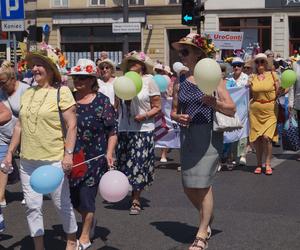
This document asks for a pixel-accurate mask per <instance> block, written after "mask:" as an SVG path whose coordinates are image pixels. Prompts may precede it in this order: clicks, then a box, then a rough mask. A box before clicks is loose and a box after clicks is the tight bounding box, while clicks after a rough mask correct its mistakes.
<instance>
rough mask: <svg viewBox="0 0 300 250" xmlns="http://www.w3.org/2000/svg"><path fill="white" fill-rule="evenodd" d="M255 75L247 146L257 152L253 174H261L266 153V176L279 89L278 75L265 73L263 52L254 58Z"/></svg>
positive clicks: (275, 120)
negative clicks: (249, 145)
mask: <svg viewBox="0 0 300 250" xmlns="http://www.w3.org/2000/svg"><path fill="white" fill-rule="evenodd" d="M254 63H255V67H256V74H253V75H252V77H250V79H249V84H250V93H251V96H252V99H251V101H250V110H249V118H250V135H249V140H250V143H251V142H253V143H254V146H255V150H256V158H257V167H256V169H255V170H254V173H255V174H261V173H262V167H263V156H264V154H265V158H266V159H265V160H266V161H265V164H264V165H265V174H266V175H272V172H273V171H272V168H271V158H272V141H273V142H277V141H278V133H277V129H276V126H277V115H276V110H277V107H276V98H277V91H278V89H279V83H278V78H277V75H276V74H274V73H273V72H272V71H267V67H268V59H267V56H266V55H265V54H263V53H259V54H257V55H256V56H255V58H254Z"/></svg>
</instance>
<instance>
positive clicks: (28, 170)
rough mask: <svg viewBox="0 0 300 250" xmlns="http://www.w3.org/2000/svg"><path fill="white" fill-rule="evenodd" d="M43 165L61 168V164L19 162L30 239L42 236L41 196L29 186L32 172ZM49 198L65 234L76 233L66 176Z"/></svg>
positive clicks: (22, 160) (30, 161)
mask: <svg viewBox="0 0 300 250" xmlns="http://www.w3.org/2000/svg"><path fill="white" fill-rule="evenodd" d="M43 165H52V166H54V167H57V168H61V167H62V166H61V162H48V161H33V160H25V159H21V160H20V177H21V182H22V188H23V192H24V198H25V201H26V208H27V209H26V216H27V221H28V225H29V230H30V235H31V237H37V236H42V235H44V222H43V212H42V205H43V195H42V194H39V193H36V192H35V191H34V190H33V189H32V188H31V186H30V176H31V174H32V172H33V171H34V170H35V169H37V168H38V167H40V166H43ZM51 198H52V201H53V203H54V206H55V208H56V210H57V212H58V214H59V216H60V219H61V221H62V224H63V229H64V231H65V233H67V234H71V233H76V232H77V222H76V218H75V214H74V211H73V207H72V204H71V200H70V189H69V181H68V178H67V177H66V176H64V179H63V181H62V182H61V184H60V186H59V187H58V188H57V189H56V190H55V191H54V192H53V193H51Z"/></svg>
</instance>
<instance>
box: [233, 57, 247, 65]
mask: <svg viewBox="0 0 300 250" xmlns="http://www.w3.org/2000/svg"><path fill="white" fill-rule="evenodd" d="M235 64H243V65H244V64H245V61H244V60H243V59H242V58H240V57H234V58H233V59H232V62H231V65H235Z"/></svg>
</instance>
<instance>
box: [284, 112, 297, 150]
mask: <svg viewBox="0 0 300 250" xmlns="http://www.w3.org/2000/svg"><path fill="white" fill-rule="evenodd" d="M282 148H283V150H290V151H298V150H300V138H299V130H298V123H297V121H296V119H295V116H294V115H291V116H290V117H289V118H288V119H287V121H286V122H285V123H284V127H283V131H282Z"/></svg>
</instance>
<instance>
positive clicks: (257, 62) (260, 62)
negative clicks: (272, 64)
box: [255, 60, 266, 64]
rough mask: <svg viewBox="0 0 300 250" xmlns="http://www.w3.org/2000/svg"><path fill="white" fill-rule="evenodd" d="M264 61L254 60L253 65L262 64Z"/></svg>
mask: <svg viewBox="0 0 300 250" xmlns="http://www.w3.org/2000/svg"><path fill="white" fill-rule="evenodd" d="M265 62H266V61H265V60H256V61H255V63H256V64H264V63H265Z"/></svg>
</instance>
